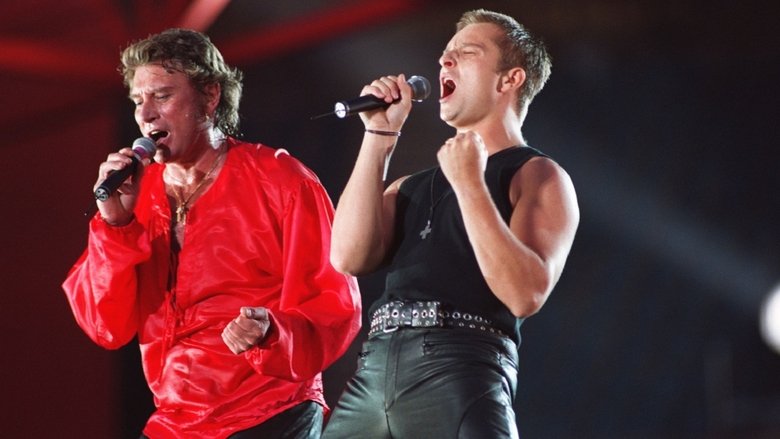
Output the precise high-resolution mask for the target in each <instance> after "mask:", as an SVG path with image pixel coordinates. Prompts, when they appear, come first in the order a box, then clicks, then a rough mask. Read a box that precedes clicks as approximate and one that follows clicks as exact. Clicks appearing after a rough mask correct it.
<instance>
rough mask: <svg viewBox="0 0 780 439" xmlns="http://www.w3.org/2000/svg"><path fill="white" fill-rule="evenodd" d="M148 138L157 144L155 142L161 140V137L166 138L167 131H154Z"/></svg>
mask: <svg viewBox="0 0 780 439" xmlns="http://www.w3.org/2000/svg"><path fill="white" fill-rule="evenodd" d="M149 137H151V139H152V140H154V142H155V143H157V141H158V140H160V139H162V138H163V137H168V131H163V130H154V131H151V132H149Z"/></svg>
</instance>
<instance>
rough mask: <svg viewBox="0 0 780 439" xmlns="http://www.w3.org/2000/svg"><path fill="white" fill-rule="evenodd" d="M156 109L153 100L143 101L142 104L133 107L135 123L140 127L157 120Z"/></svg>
mask: <svg viewBox="0 0 780 439" xmlns="http://www.w3.org/2000/svg"><path fill="white" fill-rule="evenodd" d="M157 116H158V114H157V109H156V108H155V105H154V100H153V99H144V100H143V102H141V103H139V104H137V105H136V106H135V121H136V122H137V123H138V124H139V125H140V124H142V123H150V122H153V121H154V120H155V119H157Z"/></svg>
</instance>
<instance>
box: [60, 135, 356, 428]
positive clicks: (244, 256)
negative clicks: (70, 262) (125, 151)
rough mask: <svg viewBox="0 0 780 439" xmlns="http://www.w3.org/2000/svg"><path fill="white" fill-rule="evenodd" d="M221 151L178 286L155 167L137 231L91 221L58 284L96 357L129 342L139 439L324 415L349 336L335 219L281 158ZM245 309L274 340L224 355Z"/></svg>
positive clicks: (191, 221) (350, 287) (296, 167)
mask: <svg viewBox="0 0 780 439" xmlns="http://www.w3.org/2000/svg"><path fill="white" fill-rule="evenodd" d="M228 145H229V149H228V152H227V157H226V159H225V163H224V166H223V168H222V170H221V172H220V173H219V175H218V176H217V178H216V180H215V181H214V183H213V185H212V186H211V187H210V188H209V190H208V191H207V192H206V193H204V194H203V195H202V196H201V197H200V198H198V199H197V200H196V202H195V203H194V205H192V206H191V208H190V210H189V212H188V214H187V223H186V230H185V233H184V243H183V245H182V249H181V251H180V253H179V259H178V268H177V270H176V273H175V276H174V275H170V276H169V273H170V272H171V271H172V270H171V264H170V261H171V238H172V231H171V226H170V225H171V210H170V205H169V202H168V198H167V196H166V194H165V187H164V184H163V180H162V172H163V169H164V165H160V164H152V165H150V166H148V167H147V168H146V170H145V175H144V177H143V180H142V184H141V193H140V196H139V199H138V203H137V205H136V208H135V216H136V218H135V220H134V221H133V222H132V223H130V224H129V225H127V226H124V227H113V226H110V225H108V224H106V223H105V222H104V221H103V220H102V219H100V218H99V216H96V217H95V218H93V219H92V220H91V222H90V229H89V240H88V245H87V249H86V251H85V252H84V254H83V255H82V256H81V258H80V259H79V260H78V262H77V263H76V264H75V266H74V267H73V269H72V270H71V271H70V273H69V274H68V277H67V279H66V280H65V282H64V284H63V288H64V290H65V293H66V295H67V298H68V300H69V302H70V305H71V308H72V310H73V314H74V315H75V317H76V321H77V322H78V324H79V326H80V327H81V328H82V329H83V330H84V331H85V332H86V333H87V335H88V336H89V337H90V338H91V339H92V340H94V341H95V342H96V343H97V344H99V345H100V346H103V347H105V348H108V349H115V348H119V347H120V346H122V345H124V344H126V343H128V342H129V341H131V340H132V339H133V337H134V336H136V335H137V336H138V340H139V344H140V348H141V354H142V359H143V368H144V374H145V376H146V380H147V382H148V384H149V388H150V389H151V391H152V393H153V394H154V403H155V406H156V407H157V410H156V411H155V412H154V414H153V415H152V416H151V418H150V419H149V421H148V423H147V424H146V427H145V429H144V433H145V434H146V435H147V436H149V437H150V438H154V439H157V438H178V439H181V438H210V439H212V438H221V437H227V436H228V435H229V434H231V433H234V432H236V431H238V430H242V429H246V428H249V427H252V426H254V425H257V424H259V423H262V422H263V421H265V420H267V419H268V418H270V417H272V416H274V415H275V414H278V413H280V412H281V411H284V410H285V409H288V408H290V407H292V406H294V405H296V404H298V403H300V402H302V401H306V400H313V401H317V402H319V403H320V404H322V405H323V406H325V401H324V398H323V394H322V379H321V375H320V372H321V371H322V370H323V369H325V368H326V367H327V366H328V365H330V364H331V363H332V362H333V361H335V360H336V359H337V358H338V357H339V356H340V355H341V354H343V353H344V351H345V350H346V349H347V347H348V346H349V344H350V342H351V341H352V340H353V338H354V337H355V335H356V334H357V332H358V330H359V328H360V297H359V291H358V287H357V282H356V281H355V279H354V278H352V277H349V276H344V275H342V274H339V273H338V272H336V271H335V270H334V269H333V267H332V266H331V265H330V262H329V259H328V254H329V250H330V228H331V222H332V218H333V206H332V204H331V202H330V199H329V198H328V195H327V193H326V192H325V190H324V189H323V187H322V185H321V184H320V183H319V180H318V179H317V177H316V176H315V175H314V174H313V173H312V172H311V171H310V170H308V169H307V168H306V167H304V166H303V165H302V164H301V163H300V162H298V161H297V160H295V159H294V158H292V157H290V156H289V154H287V153H286V152H284V151H283V150H274V149H271V148H268V147H265V146H262V145H253V144H248V143H243V142H240V141H237V140H235V139H229V140H228ZM173 280H175V282H173ZM242 306H253V307H256V306H264V307H267V308H269V310H270V314H271V319H272V328H273V329H272V332H271V333H270V336H269V337H267V338H266V340H264V341H263V343H262V345H260V346H257V347H254V348H252V349H250V350H249V351H247V352H245V353H243V354H239V355H235V354H233V353H232V352H230V350H229V349H228V348H227V346H226V345H225V344H224V342H223V341H222V338H221V333H222V330H223V328H224V327H225V326H226V325H227V323H228V322H229V321H230V320H231V319H234V318H236V316H238V313H239V309H240V307H242Z"/></svg>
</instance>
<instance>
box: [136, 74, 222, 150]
mask: <svg viewBox="0 0 780 439" xmlns="http://www.w3.org/2000/svg"><path fill="white" fill-rule="evenodd" d="M130 99H131V100H132V101H133V103H134V104H135V121H136V123H137V124H138V128H139V129H140V130H141V133H142V134H143V135H144V136H146V137H151V138H153V139H155V143H156V144H157V154H156V155H155V160H157V161H163V162H179V163H186V162H188V161H189V160H195V159H196V158H197V154H198V152H199V151H201V150H202V147H203V146H205V145H208V140H209V127H210V122H209V120H208V118H207V117H206V114H207V113H206V110H205V102H204V101H205V99H204V96H203V94H201V93H199V92H198V91H197V90H196V89H195V88H194V87H193V86H192V84H191V82H190V80H189V78H187V76H186V75H185V74H184V73H182V72H179V71H175V70H166V69H165V68H164V67H162V66H161V65H159V64H147V65H144V66H141V67H138V68H137V69H136V71H135V75H134V77H133V80H132V83H131V87H130Z"/></svg>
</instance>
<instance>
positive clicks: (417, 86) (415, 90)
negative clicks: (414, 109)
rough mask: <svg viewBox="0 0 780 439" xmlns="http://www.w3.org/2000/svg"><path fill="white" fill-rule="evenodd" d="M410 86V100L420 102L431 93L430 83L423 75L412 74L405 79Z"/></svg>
mask: <svg viewBox="0 0 780 439" xmlns="http://www.w3.org/2000/svg"><path fill="white" fill-rule="evenodd" d="M406 82H407V83H408V84H409V85H410V86H411V87H412V100H414V101H417V102H422V101H423V100H425V98H427V97H428V95H430V94H431V83H430V82H428V80H427V79H425V77H424V76H418V75H414V76H412V77H411V78H409V79H408V80H407V81H406Z"/></svg>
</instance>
